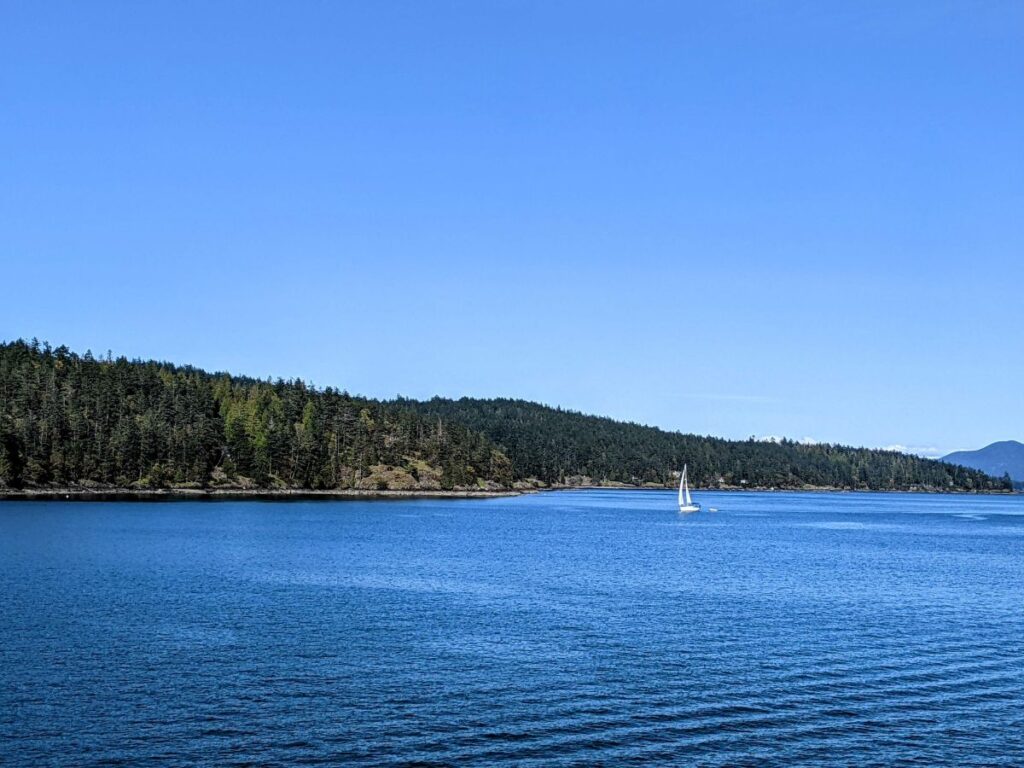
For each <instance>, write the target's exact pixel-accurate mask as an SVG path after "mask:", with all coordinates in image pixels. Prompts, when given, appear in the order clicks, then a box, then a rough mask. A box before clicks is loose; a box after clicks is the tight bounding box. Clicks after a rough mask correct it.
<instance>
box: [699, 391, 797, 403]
mask: <svg viewBox="0 0 1024 768" xmlns="http://www.w3.org/2000/svg"><path fill="white" fill-rule="evenodd" d="M679 396H680V397H684V398H686V399H688V400H721V401H726V402H738V403H778V402H781V401H780V400H779V399H778V398H776V397H768V396H767V395H737V394H728V393H721V392H684V393H683V394H681V395H679Z"/></svg>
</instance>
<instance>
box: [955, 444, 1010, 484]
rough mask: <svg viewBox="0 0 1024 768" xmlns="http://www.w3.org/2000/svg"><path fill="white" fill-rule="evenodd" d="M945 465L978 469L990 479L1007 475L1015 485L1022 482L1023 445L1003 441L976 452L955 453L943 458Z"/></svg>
mask: <svg viewBox="0 0 1024 768" xmlns="http://www.w3.org/2000/svg"><path fill="white" fill-rule="evenodd" d="M942 461H944V462H946V463H947V464H959V465H960V466H962V467H970V468H971V469H980V470H981V471H982V472H984V473H985V474H987V475H991V476H992V477H1002V476H1003V475H1006V474H1008V475H1009V476H1010V477H1011V478H1013V480H1014V481H1015V482H1017V483H1020V482H1024V443H1018V442H1017V441H1016V440H1003V441H1001V442H998V443H992V445H987V446H985V447H984V448H981V449H979V450H977V451H957V452H956V453H951V454H949V456H944V457H943V458H942Z"/></svg>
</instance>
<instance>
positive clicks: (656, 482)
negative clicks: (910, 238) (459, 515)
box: [0, 340, 1012, 498]
mask: <svg viewBox="0 0 1024 768" xmlns="http://www.w3.org/2000/svg"><path fill="white" fill-rule="evenodd" d="M684 463H686V464H688V466H689V469H690V475H691V477H690V479H691V481H692V483H693V485H694V487H696V488H720V489H723V490H726V489H751V490H753V489H763V490H768V489H778V490H866V491H922V492H958V491H960V492H999V491H1010V490H1011V489H1012V483H1011V482H1010V479H1009V477H1004V478H1001V479H1000V478H993V477H989V476H988V475H986V474H984V473H983V472H980V471H978V470H974V469H968V468H966V467H962V466H958V465H953V464H945V463H942V462H938V461H934V460H930V459H922V458H920V457H917V456H910V455H907V454H903V453H897V452H895V451H882V450H875V449H868V448H854V447H850V446H842V445H831V444H818V443H815V444H805V443H797V442H794V441H790V440H780V441H763V440H757V439H754V438H753V437H752V438H749V439H747V440H725V439H722V438H716V437H709V436H702V435H694V434H685V433H681V432H668V431H665V430H662V429H658V428H656V427H650V426H645V425H641V424H635V423H630V422H621V421H615V420H614V419H610V418H605V417H599V416H590V415H587V414H583V413H578V412H575V411H570V410H564V409H562V408H553V407H550V406H546V405H542V404H539V403H533V402H529V401H525V400H516V399H509V398H491V399H478V398H461V399H458V400H451V399H445V398H433V399H431V400H426V401H417V400H410V399H407V398H401V397H399V398H396V399H394V400H374V399H372V398H365V397H360V396H355V395H350V394H349V393H348V392H345V391H344V390H338V389H335V388H332V387H327V388H318V387H315V386H313V385H312V384H309V383H307V382H304V381H302V380H301V379H289V380H284V379H276V380H271V379H267V380H261V379H254V378H251V377H246V376H235V375H231V374H228V373H209V372H207V371H203V370H200V369H198V368H194V367H192V366H187V365H185V366H182V365H175V364H172V363H166V362H157V361H153V360H149V361H144V360H129V359H127V358H124V357H121V358H114V357H113V356H112V355H111V354H110V353H109V352H108V353H107V354H106V355H105V356H101V357H95V356H93V355H92V353H91V352H86V353H85V354H84V355H79V354H76V353H75V352H72V351H71V350H69V349H68V348H67V347H63V346H62V347H57V348H53V347H51V346H50V345H49V344H46V343H40V342H38V341H36V340H33V341H31V342H26V341H14V342H10V343H0V497H4V498H11V497H13V496H15V495H17V496H18V497H19V498H26V497H29V496H32V497H35V495H38V494H44V495H46V494H50V495H52V494H57V495H62V496H65V497H66V496H69V495H95V494H108V495H109V494H115V495H122V496H128V497H133V498H148V497H154V498H166V497H168V496H169V495H179V496H185V497H188V498H208V497H211V498H221V497H224V496H227V495H232V496H234V497H236V498H239V497H240V498H264V497H266V498H294V497H297V496H300V495H306V496H309V497H313V498H319V497H328V498H331V497H334V498H350V497H362V498H371V497H381V498H387V497H390V496H437V495H443V496H463V495H464V496H469V497H473V496H481V497H483V496H487V495H507V494H515V493H523V492H530V491H534V490H542V489H560V488H575V487H587V486H594V487H601V488H615V487H622V488H674V487H675V485H676V484H677V483H678V481H679V480H678V471H679V469H680V468H681V467H682V465H683V464H684Z"/></svg>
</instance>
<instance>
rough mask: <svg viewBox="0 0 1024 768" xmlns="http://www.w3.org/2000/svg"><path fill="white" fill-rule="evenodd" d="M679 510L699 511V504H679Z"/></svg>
mask: <svg viewBox="0 0 1024 768" xmlns="http://www.w3.org/2000/svg"><path fill="white" fill-rule="evenodd" d="M679 511H680V512H683V513H686V512H700V504H680V505H679Z"/></svg>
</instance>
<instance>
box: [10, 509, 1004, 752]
mask: <svg viewBox="0 0 1024 768" xmlns="http://www.w3.org/2000/svg"><path fill="white" fill-rule="evenodd" d="M700 500H701V501H703V502H704V504H705V505H711V506H716V507H719V508H720V510H721V511H720V512H718V513H700V514H697V515H692V516H688V517H685V518H681V517H680V516H679V515H678V514H677V513H676V512H675V509H674V505H675V496H674V494H672V493H661V492H640V491H637V492H630V491H586V492H560V493H550V494H541V495H535V496H528V497H518V498H510V499H490V500H473V501H467V500H410V501H400V502H397V501H387V502H356V501H345V502H293V503H276V502H274V503H271V502H248V503H235V502H215V503H202V502H197V503H192V502H189V503H123V502H122V503H43V502H34V503H18V502H6V503H3V504H0V763H2V764H3V765H5V766H23V765H24V766H38V765H115V764H121V765H139V764H149V763H159V764H162V765H194V764H209V765H254V764H255V765H283V764H300V763H301V764H327V765H402V764H406V765H412V764H416V765H450V764H456V763H457V764H459V765H487V766H491V765H516V766H557V765H581V766H583V765H595V764H604V765H652V764H684V765H709V766H714V765H722V766H725V765H730V766H736V765H751V766H754V765H757V766H761V765H780V766H790V765H927V766H934V765H949V766H963V765H1017V766H1020V765H1024V498H1022V497H1014V498H1008V497H967V496H912V495H895V494H893V495H887V494H784V493H771V494H769V493H765V494H760V493H736V494H728V493H714V494H712V493H704V494H701V495H700Z"/></svg>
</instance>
